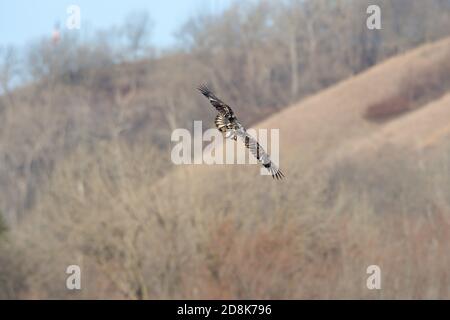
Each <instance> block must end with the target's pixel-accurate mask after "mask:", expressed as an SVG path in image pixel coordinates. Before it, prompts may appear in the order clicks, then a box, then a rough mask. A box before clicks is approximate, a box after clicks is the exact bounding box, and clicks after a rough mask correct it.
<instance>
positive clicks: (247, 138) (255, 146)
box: [236, 129, 284, 180]
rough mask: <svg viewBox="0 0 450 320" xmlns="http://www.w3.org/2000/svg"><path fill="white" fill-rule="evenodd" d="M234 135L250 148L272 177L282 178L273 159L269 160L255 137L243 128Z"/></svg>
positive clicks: (282, 175)
mask: <svg viewBox="0 0 450 320" xmlns="http://www.w3.org/2000/svg"><path fill="white" fill-rule="evenodd" d="M236 135H237V136H239V137H240V138H242V140H243V141H244V144H245V146H246V147H247V148H248V149H249V150H250V152H251V153H252V154H253V156H254V157H255V158H256V159H257V160H258V162H260V163H261V164H262V165H263V167H264V168H266V169H267V170H268V171H269V172H270V174H271V175H272V178H274V179H277V180H281V179H283V178H284V174H283V173H282V172H281V170H280V169H279V168H278V167H277V166H276V165H275V163H273V161H272V160H270V157H269V155H268V154H267V152H266V151H265V150H264V148H263V147H261V145H260V144H259V143H258V141H256V139H255V138H253V137H252V136H251V135H250V134H248V133H247V132H246V131H245V129H240V130H236Z"/></svg>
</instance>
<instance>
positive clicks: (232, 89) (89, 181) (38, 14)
mask: <svg viewBox="0 0 450 320" xmlns="http://www.w3.org/2000/svg"><path fill="white" fill-rule="evenodd" d="M71 4H72V3H66V2H65V1H50V0H45V1H41V2H40V3H39V5H38V4H33V5H31V4H30V2H28V1H15V2H10V1H9V2H6V1H2V2H1V3H0V298H2V299H53V298H60V299H99V298H105V299H195V298H197V299H203V298H209V299H216V298H228V299H293V298H295V299H302V298H308V299H329V298H338V299H341V298H362V299H386V298H407V299H411V298H412V299H417V298H446V299H449V298H450V269H449V265H450V142H449V141H450V140H449V137H450V1H449V0H429V1H421V0H384V1H377V0H371V1H366V0H334V1H331V0H279V1H275V0H273V1H267V0H266V1H265V0H254V1H251V0H249V1H232V0H222V1H220V0H216V1H207V0H191V1H182V2H180V1H172V0H166V1H163V2H161V1H143V0H142V1H139V0H129V1H126V2H119V1H95V3H94V2H92V1H84V0H83V1H81V0H80V1H78V3H77V4H76V5H77V6H78V8H79V9H80V11H79V13H80V19H79V28H76V27H75V28H69V27H68V20H69V22H70V21H71V22H70V23H72V24H70V23H69V26H74V25H75V26H76V22H77V20H76V19H75V20H73V18H74V11H73V10H69V12H68V11H67V10H68V8H69V6H70V5H71ZM374 4H375V5H378V6H379V7H380V8H381V26H382V28H381V30H369V29H368V28H367V25H366V20H367V18H368V17H369V16H370V14H368V13H367V12H366V10H367V8H368V6H369V5H374ZM75 11H76V10H75ZM73 23H75V24H73ZM200 83H209V84H210V85H211V86H212V87H213V88H214V89H215V91H216V92H217V94H218V96H219V97H221V98H222V99H223V100H224V101H225V102H227V103H229V104H230V105H231V106H232V107H233V109H234V110H235V112H236V113H237V115H238V117H239V119H240V120H241V121H242V123H244V124H245V125H246V126H248V127H255V128H277V129H280V160H281V168H282V170H283V172H284V174H285V175H286V179H285V180H283V181H281V182H276V181H273V180H272V179H271V178H270V177H267V176H261V175H260V174H259V167H258V166H247V165H246V166H236V165H235V166H219V165H216V166H206V165H195V166H194V165H193V166H175V165H173V164H172V162H171V160H170V152H171V147H172V145H171V141H170V136H171V132H172V131H173V130H174V129H176V128H188V129H190V128H192V125H193V121H194V120H203V121H204V122H203V123H204V129H207V128H205V126H206V124H208V125H209V124H210V125H211V127H212V126H213V118H214V116H215V113H214V110H213V109H212V107H211V106H210V105H209V103H208V102H207V101H206V100H205V99H204V97H202V96H201V95H200V94H199V93H198V92H196V87H197V86H198V85H199V84H200ZM73 264H76V265H79V266H80V267H81V270H82V277H81V286H82V290H73V291H71V290H68V289H67V288H66V278H67V276H68V275H67V274H66V273H65V271H66V268H67V266H69V265H73ZM370 265H378V266H379V267H380V269H381V275H382V289H381V290H369V289H368V288H367V287H366V279H367V277H368V276H369V275H368V274H367V273H366V269H367V267H368V266H370Z"/></svg>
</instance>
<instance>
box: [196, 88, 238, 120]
mask: <svg viewBox="0 0 450 320" xmlns="http://www.w3.org/2000/svg"><path fill="white" fill-rule="evenodd" d="M198 90H199V91H200V92H201V93H202V94H203V95H204V96H205V97H207V98H208V99H209V102H210V103H211V104H212V105H213V107H214V108H216V110H217V111H219V113H220V114H222V115H224V116H226V117H227V118H229V117H232V116H234V112H233V110H231V108H230V106H229V105H227V104H225V103H224V102H222V100H220V99H219V98H217V97H216V95H215V94H214V93H213V92H212V91H211V90H210V89H209V88H208V87H207V86H206V85H204V84H202V85H201V86H199V87H198Z"/></svg>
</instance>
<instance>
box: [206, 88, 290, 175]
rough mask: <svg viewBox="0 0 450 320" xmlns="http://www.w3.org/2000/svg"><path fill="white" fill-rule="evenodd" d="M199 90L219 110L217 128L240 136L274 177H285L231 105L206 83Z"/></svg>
mask: <svg viewBox="0 0 450 320" xmlns="http://www.w3.org/2000/svg"><path fill="white" fill-rule="evenodd" d="M198 90H199V91H200V92H201V93H202V94H203V95H204V96H205V97H207V98H208V99H209V102H210V103H211V104H212V105H213V107H214V108H216V110H217V111H218V112H219V113H218V114H217V116H216V118H215V120H214V123H215V124H216V127H217V129H218V130H219V131H220V132H222V133H224V134H225V136H226V138H232V139H234V140H237V137H240V138H241V139H242V140H243V141H244V145H245V146H246V147H247V148H248V149H249V150H250V152H251V153H252V154H253V156H254V157H255V158H256V159H257V160H258V162H260V163H261V164H262V165H263V166H264V168H266V169H267V170H268V171H269V172H270V174H271V175H272V178H274V179H280V180H281V179H282V178H283V177H284V175H283V173H282V172H281V171H280V169H279V168H278V167H277V166H276V165H275V164H274V163H273V162H272V161H271V160H270V157H269V155H268V154H267V153H266V151H264V149H263V148H262V147H261V145H260V144H259V143H258V141H256V139H255V138H253V137H252V136H251V135H250V134H248V133H247V130H246V129H245V128H244V127H243V126H242V125H241V124H240V123H239V121H238V120H237V118H236V116H235V114H234V112H233V110H231V108H230V106H228V105H227V104H225V103H223V102H222V101H221V100H220V99H219V98H217V97H216V95H215V94H214V93H213V92H212V91H211V90H210V89H209V88H208V87H207V86H206V85H201V86H199V87H198Z"/></svg>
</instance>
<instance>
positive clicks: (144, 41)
mask: <svg viewBox="0 0 450 320" xmlns="http://www.w3.org/2000/svg"><path fill="white" fill-rule="evenodd" d="M152 27H153V22H152V20H151V18H150V15H149V14H148V13H147V12H133V13H130V14H129V15H128V16H127V18H126V20H125V24H124V27H123V33H124V35H125V38H126V45H127V48H128V50H129V52H130V55H131V58H132V59H136V58H138V57H139V56H141V55H142V54H144V53H145V51H146V50H147V49H148V47H149V38H150V33H151V29H152Z"/></svg>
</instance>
